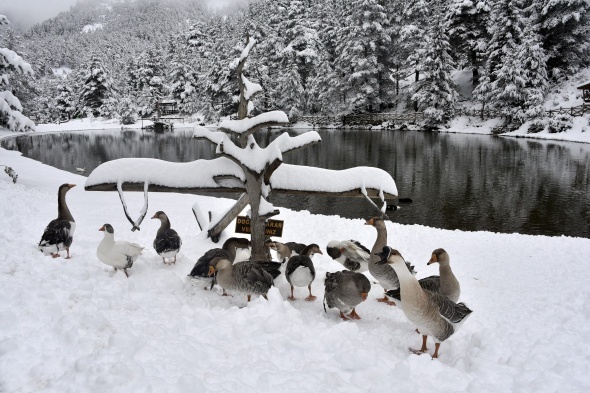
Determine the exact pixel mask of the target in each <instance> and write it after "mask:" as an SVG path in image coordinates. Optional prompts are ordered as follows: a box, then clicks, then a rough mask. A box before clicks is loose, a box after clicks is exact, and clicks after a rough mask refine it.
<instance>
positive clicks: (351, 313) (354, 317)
mask: <svg viewBox="0 0 590 393" xmlns="http://www.w3.org/2000/svg"><path fill="white" fill-rule="evenodd" d="M348 316H349V317H350V318H352V319H357V320H358V319H361V317H359V315H358V314H357V313H356V310H355V309H354V308H353V309H352V311H351V312H350V314H348Z"/></svg>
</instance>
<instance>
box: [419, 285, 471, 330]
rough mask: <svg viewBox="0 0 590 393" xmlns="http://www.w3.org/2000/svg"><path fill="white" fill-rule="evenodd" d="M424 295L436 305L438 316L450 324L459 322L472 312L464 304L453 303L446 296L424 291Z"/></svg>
mask: <svg viewBox="0 0 590 393" xmlns="http://www.w3.org/2000/svg"><path fill="white" fill-rule="evenodd" d="M424 293H426V295H427V296H428V297H429V298H430V301H432V302H433V303H434V304H436V306H437V307H438V312H439V313H440V315H441V316H442V317H443V318H444V319H446V320H447V321H449V322H451V323H459V322H461V321H462V320H463V319H464V318H465V317H467V316H468V315H469V314H471V312H472V311H471V310H470V309H469V307H467V306H466V305H465V303H455V302H453V301H452V300H450V299H449V298H447V297H446V296H443V295H441V294H438V293H435V292H431V291H424Z"/></svg>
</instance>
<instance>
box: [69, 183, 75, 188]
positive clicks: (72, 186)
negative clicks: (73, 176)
mask: <svg viewBox="0 0 590 393" xmlns="http://www.w3.org/2000/svg"><path fill="white" fill-rule="evenodd" d="M68 187H70V188H74V187H76V185H75V184H68Z"/></svg>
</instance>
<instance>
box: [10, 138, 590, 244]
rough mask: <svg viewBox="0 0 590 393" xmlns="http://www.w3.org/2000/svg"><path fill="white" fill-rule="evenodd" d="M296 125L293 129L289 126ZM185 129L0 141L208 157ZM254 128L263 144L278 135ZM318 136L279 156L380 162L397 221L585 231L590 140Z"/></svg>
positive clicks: (85, 152)
mask: <svg viewBox="0 0 590 393" xmlns="http://www.w3.org/2000/svg"><path fill="white" fill-rule="evenodd" d="M298 132H301V131H297V130H292V131H290V133H298ZM191 133H192V132H191V131H190V130H176V131H174V132H173V133H165V134H154V133H143V132H141V131H100V132H96V131H93V132H76V133H66V134H47V135H35V136H20V137H16V138H11V139H7V140H4V141H3V147H5V148H7V149H13V150H19V151H21V152H22V153H23V154H24V155H25V156H27V157H31V158H33V159H35V160H39V161H41V162H44V163H46V164H49V165H52V166H55V167H58V168H61V169H65V170H68V171H71V172H75V170H76V169H75V168H76V167H85V168H86V171H87V172H88V173H89V172H90V171H92V170H93V169H94V168H95V167H96V166H98V165H99V164H101V163H103V162H106V161H109V160H113V159H116V158H122V157H150V158H159V159H163V160H167V161H177V162H188V161H192V160H195V159H211V158H213V157H214V156H215V154H214V147H213V146H212V145H211V144H210V143H209V142H207V141H197V140H194V139H191V138H190V136H191ZM280 133H281V132H278V131H261V132H259V133H258V135H257V136H258V139H259V141H260V144H261V145H266V144H268V143H269V141H271V140H273V139H274V138H276V137H277V136H278V135H280ZM320 135H321V137H322V143H321V144H317V145H314V146H310V147H307V148H305V149H301V150H298V151H294V152H291V153H288V154H286V155H285V156H284V160H285V162H288V163H291V164H302V165H309V166H315V167H322V168H330V169H344V168H350V167H354V166H375V167H379V168H382V169H384V170H386V171H388V172H389V173H391V175H392V176H393V178H394V179H395V181H396V183H397V185H398V189H399V192H400V196H401V197H409V198H412V199H413V200H414V203H413V204H410V205H404V206H403V208H402V209H401V210H399V211H396V212H392V213H391V214H390V216H391V217H392V219H393V220H394V221H397V222H400V223H404V224H422V225H428V226H433V227H438V228H447V229H461V230H468V231H475V230H487V231H497V232H519V233H528V234H546V235H561V234H565V235H569V236H581V237H590V225H589V223H590V193H589V192H588V191H589V183H590V146H589V145H586V144H577V143H563V142H547V141H536V140H525V139H509V138H499V137H489V136H480V135H460V134H438V133H427V132H411V131H367V130H354V131H340V130H338V131H334V130H323V131H320ZM272 199H273V203H275V204H276V205H279V206H285V207H289V208H293V209H300V210H301V209H305V210H309V211H311V212H313V213H321V214H334V215H340V216H343V217H351V218H352V217H368V216H371V215H373V211H372V209H371V208H370V206H369V205H368V203H367V202H366V201H364V200H362V199H357V198H337V197H303V196H284V195H283V196H281V195H275V196H273V198H272Z"/></svg>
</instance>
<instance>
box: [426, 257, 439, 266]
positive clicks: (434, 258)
mask: <svg viewBox="0 0 590 393" xmlns="http://www.w3.org/2000/svg"><path fill="white" fill-rule="evenodd" d="M435 262H438V259H437V258H436V255H434V254H432V257H430V261H428V263H427V265H430V264H432V263H435Z"/></svg>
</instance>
